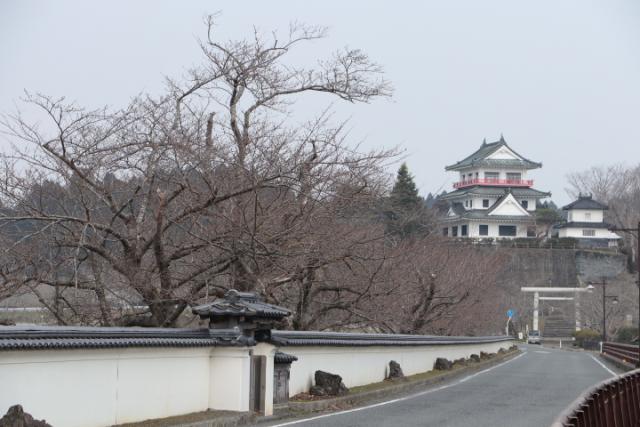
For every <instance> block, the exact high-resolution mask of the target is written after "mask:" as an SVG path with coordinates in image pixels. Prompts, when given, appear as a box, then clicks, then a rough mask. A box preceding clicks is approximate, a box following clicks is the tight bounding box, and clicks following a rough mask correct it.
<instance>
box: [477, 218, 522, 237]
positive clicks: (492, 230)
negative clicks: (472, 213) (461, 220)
mask: <svg viewBox="0 0 640 427" xmlns="http://www.w3.org/2000/svg"><path fill="white" fill-rule="evenodd" d="M481 224H482V225H488V226H489V235H488V236H481V235H480V225H481ZM500 225H514V224H506V223H505V224H497V223H489V222H482V221H479V222H471V223H469V237H474V238H479V239H486V238H493V239H508V238H513V237H509V236H500V234H499V232H500V230H499V226H500ZM515 225H516V235H515V237H516V238H520V237H527V225H522V224H515Z"/></svg>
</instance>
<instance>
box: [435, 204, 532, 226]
mask: <svg viewBox="0 0 640 427" xmlns="http://www.w3.org/2000/svg"><path fill="white" fill-rule="evenodd" d="M463 209H464V208H463ZM454 213H455V214H456V215H457V216H453V217H446V218H443V219H442V221H445V222H446V221H458V220H461V219H473V220H485V221H526V222H532V223H533V222H535V218H534V216H533V215H530V216H524V215H489V209H469V210H465V211H464V212H460V211H458V210H454Z"/></svg>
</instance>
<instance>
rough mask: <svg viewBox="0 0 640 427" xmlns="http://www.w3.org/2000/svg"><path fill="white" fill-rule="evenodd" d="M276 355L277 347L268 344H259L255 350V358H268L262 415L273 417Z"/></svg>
mask: <svg viewBox="0 0 640 427" xmlns="http://www.w3.org/2000/svg"><path fill="white" fill-rule="evenodd" d="M275 354H276V347H275V346H273V345H271V344H267V343H258V344H257V345H256V346H255V347H254V348H253V355H254V356H266V358H267V366H266V368H267V369H266V370H265V384H264V386H265V391H264V402H263V404H262V407H263V408H264V409H263V412H262V415H273V379H274V375H273V358H274V356H275Z"/></svg>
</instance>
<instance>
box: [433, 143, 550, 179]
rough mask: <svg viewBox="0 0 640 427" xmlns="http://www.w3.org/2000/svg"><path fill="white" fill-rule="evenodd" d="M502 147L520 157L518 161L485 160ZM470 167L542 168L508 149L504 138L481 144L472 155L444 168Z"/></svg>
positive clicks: (448, 169) (451, 169)
mask: <svg viewBox="0 0 640 427" xmlns="http://www.w3.org/2000/svg"><path fill="white" fill-rule="evenodd" d="M502 147H507V148H508V149H509V150H511V151H512V152H513V153H514V154H516V155H517V156H518V157H520V159H487V157H489V156H490V155H491V154H493V153H495V152H496V151H497V150H499V149H500V148H502ZM471 167H491V168H517V169H537V168H539V167H542V163H538V162H534V161H532V160H529V159H527V158H525V157H523V156H521V155H520V154H518V153H516V152H515V151H514V150H513V149H512V148H511V147H509V145H507V142H506V141H505V140H504V138H503V137H500V140H499V141H496V142H491V143H486V142H483V143H482V145H481V146H480V148H479V149H478V150H476V151H475V152H474V153H473V154H471V155H470V156H467V157H466V158H464V159H462V160H460V161H459V162H456V163H454V164H453V165H450V166H447V167H445V170H447V171H456V170H461V169H467V168H471Z"/></svg>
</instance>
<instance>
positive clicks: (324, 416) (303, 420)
mask: <svg viewBox="0 0 640 427" xmlns="http://www.w3.org/2000/svg"><path fill="white" fill-rule="evenodd" d="M525 354H527V352H526V351H525V352H522V354H519V355H517V356H516V357H514V358H513V359H509V360H507V361H506V362H502V363H500V364H498V365H495V366H492V367H491V368H488V369H485V370H483V371H480V372H476V373H475V374H472V375H469V376H466V377H464V378H462V379H461V380H459V381H457V382H454V383H451V384H447V385H443V386H440V387H436V388H432V389H429V390H425V391H421V392H420V393H416V394H412V395H410V396H405V397H400V398H398V399H392V400H387V401H384V402H380V403H375V404H373V405H368V406H362V407H360V408H354V409H347V410H346V411H340V412H333V413H331V414H324V415H318V416H316V417H311V418H304V419H302V420H296V421H289V422H286V423H282V424H276V425H273V426H272V427H284V426H292V425H295V424H302V423H306V422H309V421H315V420H319V419H322V418H328V417H333V416H335V415H343V414H350V413H352V412H358V411H364V410H365V409H371V408H377V407H378V406H385V405H390V404H392V403H396V402H402V401H403V400H409V399H414V398H416V397H420V396H424V395H425V394H430V393H435V392H436V391H440V390H444V389H447V388H449V387H453V386H454V385H457V384H461V383H463V382H465V381H467V380H469V379H471V378H473V377H476V376H478V375H480V374H484V373H486V372H489V371H493V370H494V369H496V368H499V367H501V366H504V365H506V364H507V363H511V362H513V361H514V360H516V359H519V358H521V357H522V356H524V355H525Z"/></svg>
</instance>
